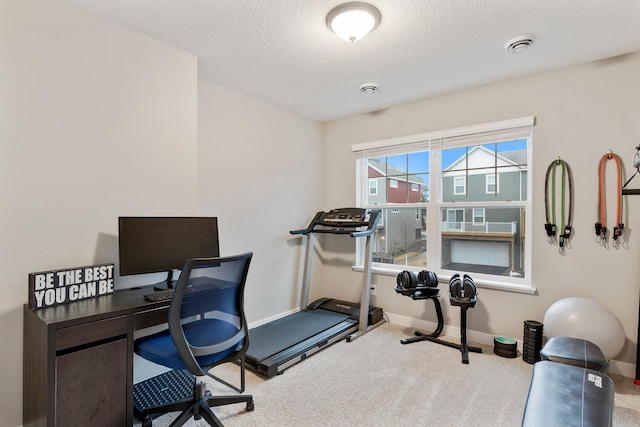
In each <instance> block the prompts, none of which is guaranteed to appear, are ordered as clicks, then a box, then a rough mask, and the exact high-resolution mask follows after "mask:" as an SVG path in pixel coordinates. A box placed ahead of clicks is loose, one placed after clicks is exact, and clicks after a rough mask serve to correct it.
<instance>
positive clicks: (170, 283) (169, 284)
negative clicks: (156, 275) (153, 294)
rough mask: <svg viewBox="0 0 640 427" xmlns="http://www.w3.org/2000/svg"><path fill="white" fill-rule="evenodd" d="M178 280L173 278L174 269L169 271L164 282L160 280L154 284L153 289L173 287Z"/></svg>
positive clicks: (161, 289) (160, 289)
mask: <svg viewBox="0 0 640 427" xmlns="http://www.w3.org/2000/svg"><path fill="white" fill-rule="evenodd" d="M176 282H177V280H173V270H169V271H167V279H166V280H165V281H164V282H159V283H156V284H155V285H153V290H155V291H164V290H166V289H173V287H174V286H175V284H176Z"/></svg>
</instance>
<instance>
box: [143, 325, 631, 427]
mask: <svg viewBox="0 0 640 427" xmlns="http://www.w3.org/2000/svg"><path fill="white" fill-rule="evenodd" d="M412 335H413V330H410V329H406V328H404V327H399V326H395V325H391V324H385V325H383V326H381V327H379V328H377V329H375V330H373V331H371V332H370V333H368V334H366V335H364V336H363V337H361V338H359V339H357V340H356V341H354V342H351V343H347V342H345V341H342V342H339V343H336V344H334V345H332V346H331V347H330V348H327V349H324V350H323V351H320V352H318V353H316V354H314V355H313V356H311V357H309V358H308V359H307V360H305V361H303V362H301V363H299V364H297V365H294V366H293V367H291V368H289V369H288V370H286V371H285V372H284V373H283V374H282V375H279V376H276V377H274V378H271V379H265V378H263V377H260V376H257V375H256V374H254V373H252V372H250V371H248V372H247V392H246V393H249V394H252V395H253V397H254V401H255V410H254V411H252V412H246V411H245V406H244V405H243V404H238V405H231V406H227V407H223V408H217V409H215V412H216V414H218V415H219V417H220V419H221V420H222V422H223V423H224V425H225V426H226V427H234V426H245V427H246V426H274V427H275V426H277V427H287V426H385V427H386V426H438V427H441V426H442V427H446V426H455V427H459V426H471V425H473V426H492V427H494V426H519V425H520V424H521V420H522V412H523V409H524V404H525V401H526V398H527V392H528V388H529V382H530V379H531V371H532V369H533V366H532V365H530V364H528V363H525V362H524V361H523V360H522V357H518V358H515V359H506V358H503V357H499V356H496V355H495V354H493V348H492V347H483V353H482V354H477V353H470V355H469V358H470V363H469V364H468V365H463V364H462V363H461V357H460V352H459V351H458V350H456V349H453V348H449V347H446V346H442V345H438V344H435V343H431V342H428V341H424V342H419V343H414V344H408V345H402V344H400V339H401V338H405V337H408V336H412ZM519 356H520V355H519ZM238 372H239V369H238V367H237V366H234V365H232V364H227V365H225V366H220V367H218V368H216V369H215V370H214V373H215V374H217V375H219V376H221V377H224V378H226V379H229V380H231V381H234V382H235V383H237V380H238V378H239V374H238ZM612 377H613V379H614V381H615V386H616V396H615V399H616V408H615V413H614V425H615V426H616V427H624V426H640V387H638V386H635V385H634V384H633V380H632V379H629V378H623V377H620V376H612ZM210 384H211V387H210V389H211V390H212V391H213V393H214V394H229V393H230V391H229V389H226V388H225V387H224V386H221V385H219V384H217V383H215V382H214V381H213V380H210ZM175 415H177V414H169V415H165V416H163V417H159V418H156V419H155V420H154V421H153V425H154V427H155V426H157V427H165V426H168V425H169V424H170V422H171V420H172V419H173V418H174V417H175ZM186 425H187V426H190V427H194V426H204V425H207V424H206V423H205V422H203V421H202V420H201V421H199V422H196V421H190V422H189V423H187V424H186ZM545 427H551V426H545Z"/></svg>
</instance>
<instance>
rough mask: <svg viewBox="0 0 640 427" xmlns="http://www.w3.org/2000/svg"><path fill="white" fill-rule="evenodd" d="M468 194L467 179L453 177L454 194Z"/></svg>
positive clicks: (464, 177)
mask: <svg viewBox="0 0 640 427" xmlns="http://www.w3.org/2000/svg"><path fill="white" fill-rule="evenodd" d="M466 192H467V177H466V176H454V177H453V194H455V195H457V196H459V195H461V194H465V193H466Z"/></svg>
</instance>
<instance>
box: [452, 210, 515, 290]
mask: <svg viewBox="0 0 640 427" xmlns="http://www.w3.org/2000/svg"><path fill="white" fill-rule="evenodd" d="M481 216H482V220H480V217H481ZM441 218H444V219H445V220H444V221H443V223H442V224H441V232H442V233H441V239H442V240H441V242H442V258H441V260H440V266H441V267H442V268H443V269H445V270H453V271H468V272H475V273H485V274H493V275H498V276H514V277H524V255H525V254H524V243H525V236H524V220H525V209H524V207H499V206H495V207H491V206H486V207H484V208H471V207H460V208H458V207H456V208H455V209H451V208H442V211H441Z"/></svg>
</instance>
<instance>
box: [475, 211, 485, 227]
mask: <svg viewBox="0 0 640 427" xmlns="http://www.w3.org/2000/svg"><path fill="white" fill-rule="evenodd" d="M473 223H474V224H484V208H473Z"/></svg>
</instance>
